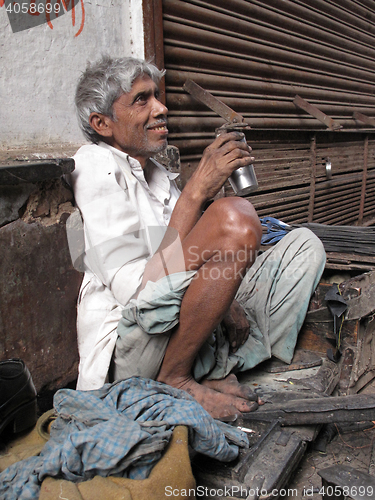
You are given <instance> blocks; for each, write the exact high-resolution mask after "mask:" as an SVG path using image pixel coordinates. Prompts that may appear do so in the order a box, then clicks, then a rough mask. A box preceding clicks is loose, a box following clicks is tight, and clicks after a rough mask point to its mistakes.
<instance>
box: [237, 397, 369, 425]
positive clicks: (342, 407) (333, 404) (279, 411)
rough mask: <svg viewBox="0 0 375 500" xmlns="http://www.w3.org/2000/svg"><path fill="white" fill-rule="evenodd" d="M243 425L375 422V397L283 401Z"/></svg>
mask: <svg viewBox="0 0 375 500" xmlns="http://www.w3.org/2000/svg"><path fill="white" fill-rule="evenodd" d="M241 420H242V421H243V423H244V425H245V426H246V424H248V423H249V424H250V423H251V421H253V420H261V421H266V422H273V421H277V422H279V423H280V424H281V425H311V424H328V423H336V422H362V421H373V420H375V395H373V394H363V395H361V394H355V395H350V396H345V397H341V396H334V397H331V396H329V397H322V398H310V399H298V400H292V401H288V400H286V401H284V402H282V403H278V404H275V403H273V404H272V405H267V404H265V405H263V406H260V407H259V408H258V410H257V411H255V412H251V413H246V414H243V415H242V417H241Z"/></svg>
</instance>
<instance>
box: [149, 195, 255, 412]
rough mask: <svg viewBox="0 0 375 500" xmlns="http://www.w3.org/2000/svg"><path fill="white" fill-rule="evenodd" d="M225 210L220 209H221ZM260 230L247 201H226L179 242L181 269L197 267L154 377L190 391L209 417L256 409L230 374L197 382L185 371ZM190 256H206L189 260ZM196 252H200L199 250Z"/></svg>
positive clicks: (230, 294) (219, 315)
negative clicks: (191, 253) (175, 326)
mask: <svg viewBox="0 0 375 500" xmlns="http://www.w3.org/2000/svg"><path fill="white" fill-rule="evenodd" d="M224 209H225V211H223V210H224ZM260 236H261V228H260V224H259V220H258V218H257V216H256V214H255V211H254V209H253V208H252V206H251V205H250V203H248V202H245V200H238V199H236V201H226V202H221V203H219V204H217V205H216V206H215V207H213V208H211V207H210V208H209V209H208V210H207V212H206V213H205V214H204V216H203V217H202V219H201V220H200V221H199V222H198V223H197V224H196V226H195V227H194V228H193V230H192V231H191V233H190V234H189V235H188V236H187V238H186V239H185V240H184V241H183V250H184V254H185V262H186V268H187V269H198V270H197V274H196V276H195V278H194V279H193V281H192V282H191V284H190V286H189V287H188V289H187V290H186V293H185V295H184V298H183V300H182V304H181V310H180V322H179V325H178V327H177V328H176V330H175V332H174V333H173V334H172V336H171V339H170V341H169V344H168V347H167V350H166V353H165V357H164V360H163V363H162V366H161V369H160V372H159V375H158V377H157V380H159V381H161V382H164V383H167V384H169V385H171V386H173V387H176V388H179V389H183V390H185V391H187V392H188V393H190V394H191V395H192V396H193V397H194V398H195V399H196V400H197V401H198V402H199V403H200V404H201V405H202V406H203V407H204V408H205V409H206V410H207V411H208V412H209V413H210V414H211V415H212V416H213V417H214V418H221V417H226V416H229V415H233V414H238V413H239V412H248V411H252V410H254V409H256V408H257V406H258V405H257V402H255V401H253V399H254V397H253V395H252V393H251V391H249V390H248V389H246V388H245V387H244V386H241V385H240V384H239V383H238V382H237V381H236V379H234V377H227V378H226V379H223V380H222V381H218V380H217V381H215V382H204V383H202V384H199V383H198V382H196V381H195V380H194V379H193V377H192V375H191V368H192V365H193V363H194V360H195V358H196V356H197V354H198V352H199V350H200V348H201V347H202V345H203V343H204V342H205V341H206V339H207V338H208V337H209V335H210V334H211V333H212V331H213V330H214V329H215V328H216V327H217V325H218V324H219V323H220V321H221V320H222V319H223V316H224V315H225V313H226V311H227V310H228V308H229V307H230V305H231V303H232V301H233V299H234V297H235V294H236V292H237V289H238V287H239V285H240V283H241V281H242V278H243V275H244V273H245V272H246V269H247V268H248V267H249V266H250V265H251V264H252V262H253V261H254V259H255V256H256V251H257V249H258V248H259V242H260ZM191 248H194V256H196V255H202V254H203V252H204V255H206V257H207V260H205V259H202V260H201V261H199V262H197V260H196V259H194V262H192V259H191V256H190V257H189V252H190V249H191ZM199 252H201V253H199Z"/></svg>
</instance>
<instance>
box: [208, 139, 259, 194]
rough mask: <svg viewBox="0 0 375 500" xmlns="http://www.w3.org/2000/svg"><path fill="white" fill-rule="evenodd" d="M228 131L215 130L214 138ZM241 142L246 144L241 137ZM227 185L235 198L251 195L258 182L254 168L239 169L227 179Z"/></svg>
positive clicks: (248, 166) (247, 166)
mask: <svg viewBox="0 0 375 500" xmlns="http://www.w3.org/2000/svg"><path fill="white" fill-rule="evenodd" d="M229 131H230V130H228V129H222V130H220V129H217V130H216V136H218V135H220V134H222V133H227V132H229ZM241 140H242V141H243V142H246V138H245V137H243V138H242V139H241ZM228 180H229V183H230V185H231V186H232V189H233V191H234V194H235V195H236V196H247V195H248V194H250V193H253V192H254V191H256V190H257V189H258V181H257V178H256V175H255V170H254V166H253V165H252V164H251V165H246V167H240V168H238V169H237V170H235V171H234V172H232V174H231V175H230V177H229V179H228Z"/></svg>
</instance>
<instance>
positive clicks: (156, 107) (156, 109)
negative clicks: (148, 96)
mask: <svg viewBox="0 0 375 500" xmlns="http://www.w3.org/2000/svg"><path fill="white" fill-rule="evenodd" d="M152 114H153V116H159V115H167V114H168V108H167V107H166V106H165V105H164V104H163V103H162V102H161V101H159V100H158V99H156V97H154V102H153V106H152Z"/></svg>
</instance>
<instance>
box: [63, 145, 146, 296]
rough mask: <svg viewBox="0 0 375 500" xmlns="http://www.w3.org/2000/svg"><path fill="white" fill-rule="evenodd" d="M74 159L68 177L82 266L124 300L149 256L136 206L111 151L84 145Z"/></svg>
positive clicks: (134, 287) (135, 287)
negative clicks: (80, 241) (81, 246)
mask: <svg viewBox="0 0 375 500" xmlns="http://www.w3.org/2000/svg"><path fill="white" fill-rule="evenodd" d="M74 159H75V162H76V168H75V170H74V171H73V173H72V175H71V183H72V187H73V190H74V196H75V201H76V204H77V206H78V208H79V210H80V212H81V215H82V218H83V227H84V240H85V256H84V263H85V267H86V268H88V269H89V270H90V271H91V272H93V273H94V274H95V275H96V276H97V277H98V278H99V279H100V280H101V282H102V283H103V284H104V285H106V286H107V287H108V288H109V289H111V291H112V293H113V295H114V296H115V298H116V300H117V301H118V302H119V303H120V304H122V305H125V304H126V303H127V302H128V301H129V299H130V298H131V296H132V295H133V294H134V292H135V291H136V290H137V288H138V286H139V284H140V282H141V280H142V276H143V272H144V268H145V266H146V263H147V261H148V258H149V257H150V254H149V249H148V245H147V241H146V239H145V232H144V230H143V228H142V226H141V220H140V218H139V214H138V210H137V206H136V204H134V200H132V199H131V194H130V193H129V190H128V189H127V186H126V182H124V175H123V173H122V172H121V171H120V169H119V167H118V166H117V163H116V161H115V160H114V158H113V156H112V154H111V152H110V151H108V150H106V149H105V148H100V146H95V145H91V146H83V147H82V148H81V149H80V150H79V151H78V153H77V154H76V155H75V157H74Z"/></svg>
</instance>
